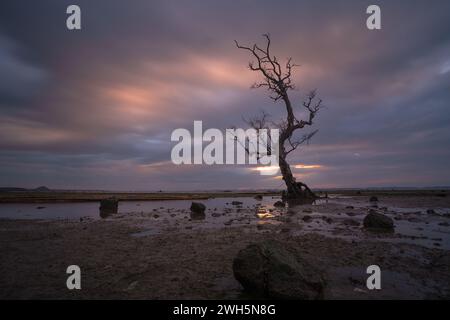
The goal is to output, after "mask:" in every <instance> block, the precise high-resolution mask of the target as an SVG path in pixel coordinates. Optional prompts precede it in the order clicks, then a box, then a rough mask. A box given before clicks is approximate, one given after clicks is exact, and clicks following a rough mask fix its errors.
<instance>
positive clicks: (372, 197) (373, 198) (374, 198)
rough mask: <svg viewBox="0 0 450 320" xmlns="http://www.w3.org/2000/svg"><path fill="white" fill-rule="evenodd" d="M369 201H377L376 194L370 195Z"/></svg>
mask: <svg viewBox="0 0 450 320" xmlns="http://www.w3.org/2000/svg"><path fill="white" fill-rule="evenodd" d="M369 201H370V202H377V201H378V197H376V196H371V197H370V199H369Z"/></svg>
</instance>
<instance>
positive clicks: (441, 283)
mask: <svg viewBox="0 0 450 320" xmlns="http://www.w3.org/2000/svg"><path fill="white" fill-rule="evenodd" d="M350 206H352V207H353V208H351V207H350ZM432 208H434V210H435V212H434V213H430V212H429V213H428V214H426V211H427V210H429V209H432ZM446 208H450V199H449V198H448V197H442V198H438V197H430V196H426V197H420V196H415V197H401V196H393V197H389V196H384V197H383V199H380V203H379V204H378V208H373V207H372V204H370V203H369V201H368V199H367V197H342V198H340V199H335V200H330V201H329V202H328V203H327V202H322V203H320V204H318V205H315V206H300V207H295V208H289V209H274V208H267V214H268V215H271V217H268V218H267V219H266V218H264V219H261V218H258V217H256V215H255V208H254V207H246V206H245V205H244V206H239V205H238V206H234V207H233V206H230V207H229V208H208V211H207V213H206V219H204V220H195V219H191V217H190V215H189V211H188V210H184V209H171V208H160V209H158V210H156V211H151V212H134V213H129V214H118V215H115V216H111V217H110V218H107V219H101V220H95V219H91V218H85V219H82V221H79V220H8V219H3V220H0V255H1V262H0V298H1V299H31V298H37V299H65V298H69V299H70V298H76V299H116V298H117V299H241V298H252V297H251V296H249V295H247V294H246V293H245V292H243V291H242V288H241V286H240V284H239V283H238V282H237V281H236V280H235V279H234V277H233V273H232V261H233V258H234V257H235V255H236V254H237V252H238V251H239V250H240V249H242V248H244V247H245V246H246V245H248V244H250V243H252V242H257V241H260V240H263V239H268V238H270V239H277V240H280V241H283V242H285V243H286V244H287V245H290V246H292V247H293V248H295V250H296V251H297V253H298V255H299V256H301V257H302V258H305V259H308V261H309V262H310V263H311V264H312V265H314V266H316V267H317V270H318V272H319V271H320V272H324V273H325V279H326V285H327V286H326V294H325V298H326V299H348V298H353V299H449V298H450V251H449V249H448V247H449V246H450V243H448V242H449V240H448V239H449V238H448V237H449V233H450V227H449V226H448V223H450V216H449V215H448V214H447V213H448V212H447V211H446V210H447V209H446ZM371 209H372V210H377V211H382V212H384V213H385V214H387V215H390V216H392V217H393V218H394V219H395V222H396V225H398V228H397V229H399V230H400V231H396V232H395V233H393V234H374V233H369V232H367V231H365V230H363V228H362V227H361V225H358V224H360V223H361V221H362V219H363V218H364V216H365V215H366V214H367V212H368V210H371ZM305 216H309V217H311V219H307V220H308V222H305ZM350 220H352V222H349V221H350ZM427 228H428V229H427ZM436 228H437V229H436ZM411 232H412V234H411ZM436 232H438V233H439V232H440V233H441V234H442V235H443V236H442V237H440V238H439V237H436V236H435V234H436ZM72 264H76V265H79V266H80V268H81V273H82V289H81V290H72V291H71V290H68V289H67V287H66V279H67V276H68V275H67V274H66V268H67V266H69V265H72ZM372 264H377V265H379V266H380V267H381V270H382V289H381V290H375V291H369V290H368V289H367V288H366V285H365V282H366V278H367V276H368V275H367V274H366V273H365V271H366V268H367V266H369V265H372Z"/></svg>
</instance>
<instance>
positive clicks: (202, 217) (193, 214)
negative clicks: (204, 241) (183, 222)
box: [190, 212, 206, 220]
mask: <svg viewBox="0 0 450 320" xmlns="http://www.w3.org/2000/svg"><path fill="white" fill-rule="evenodd" d="M190 217H191V219H192V220H205V218H206V215H205V213H204V212H191V214H190Z"/></svg>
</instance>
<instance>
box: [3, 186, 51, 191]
mask: <svg viewBox="0 0 450 320" xmlns="http://www.w3.org/2000/svg"><path fill="white" fill-rule="evenodd" d="M50 191H52V190H51V189H49V188H47V187H46V186H40V187H37V188H34V189H26V188H14V187H0V192H50Z"/></svg>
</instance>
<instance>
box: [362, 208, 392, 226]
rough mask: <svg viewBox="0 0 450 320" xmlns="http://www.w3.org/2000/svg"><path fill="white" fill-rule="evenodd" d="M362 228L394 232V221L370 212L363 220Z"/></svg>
mask: <svg viewBox="0 0 450 320" xmlns="http://www.w3.org/2000/svg"><path fill="white" fill-rule="evenodd" d="M363 224H364V228H366V229H371V230H379V231H393V230H394V220H392V219H391V218H389V217H388V216H386V215H384V214H382V213H378V212H373V211H372V212H370V213H369V214H368V215H367V216H366V217H365V218H364V222H363Z"/></svg>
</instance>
